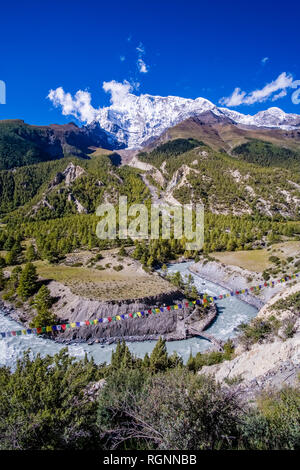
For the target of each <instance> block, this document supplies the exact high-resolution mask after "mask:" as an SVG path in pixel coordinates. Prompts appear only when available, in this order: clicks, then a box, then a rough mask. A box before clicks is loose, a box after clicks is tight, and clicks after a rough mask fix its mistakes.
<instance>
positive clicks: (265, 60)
mask: <svg viewBox="0 0 300 470" xmlns="http://www.w3.org/2000/svg"><path fill="white" fill-rule="evenodd" d="M269 60H270V59H269V57H264V58H263V59H261V63H262V64H263V65H265V64H266V63H267V62H268V61H269Z"/></svg>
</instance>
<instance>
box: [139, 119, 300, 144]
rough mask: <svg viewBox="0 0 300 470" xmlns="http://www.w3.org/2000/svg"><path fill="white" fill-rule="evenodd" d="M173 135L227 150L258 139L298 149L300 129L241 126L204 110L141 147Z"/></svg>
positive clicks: (159, 141) (172, 137) (174, 137)
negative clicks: (288, 129)
mask: <svg viewBox="0 0 300 470" xmlns="http://www.w3.org/2000/svg"><path fill="white" fill-rule="evenodd" d="M177 138H184V139H187V138H194V139H197V140H201V141H203V142H205V143H206V144H207V145H209V146H210V147H211V148H213V149H214V150H220V149H222V150H225V151H226V152H229V153H230V152H231V150H232V149H233V148H234V147H237V146H238V145H241V144H243V143H246V142H248V141H250V140H251V139H258V140H263V141H267V142H271V143H273V144H275V145H278V146H281V147H288V148H290V149H291V150H296V151H298V150H300V129H299V130H297V129H295V130H290V131H287V130H282V129H264V128H254V127H247V128H245V127H241V126H239V125H237V124H236V123H234V122H233V121H232V119H230V118H228V117H226V116H216V115H215V114H214V113H212V112H211V111H210V112H207V113H203V114H201V115H199V116H194V117H191V118H189V119H186V120H185V121H182V122H180V123H179V124H177V125H176V126H174V127H171V128H169V129H167V130H166V131H165V132H163V133H162V134H161V135H160V136H159V137H158V138H156V139H154V138H153V139H151V140H150V141H148V142H146V143H145V149H146V150H151V149H153V148H155V147H156V146H158V145H160V144H162V143H164V142H167V141H169V140H172V139H177Z"/></svg>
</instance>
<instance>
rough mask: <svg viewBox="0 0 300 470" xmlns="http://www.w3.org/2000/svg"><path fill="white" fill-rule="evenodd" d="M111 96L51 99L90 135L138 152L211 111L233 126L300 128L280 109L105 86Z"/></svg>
mask: <svg viewBox="0 0 300 470" xmlns="http://www.w3.org/2000/svg"><path fill="white" fill-rule="evenodd" d="M103 88H104V90H105V91H107V92H109V93H110V94H111V105H110V106H107V107H104V108H94V107H93V106H92V105H91V97H90V94H89V93H88V92H83V91H79V92H77V93H76V95H75V96H74V97H72V96H71V95H70V94H69V93H65V92H64V90H63V89H62V88H57V89H56V90H51V91H50V93H49V96H48V97H49V98H50V100H51V101H52V102H53V104H54V105H55V106H57V107H58V106H59V107H61V108H62V112H63V114H64V115H73V116H75V117H76V118H77V119H79V120H81V121H82V122H85V124H86V125H85V128H86V130H87V132H89V130H91V129H92V130H97V128H98V127H100V128H101V129H103V130H104V131H105V132H106V133H107V136H108V139H109V140H110V141H111V142H112V143H113V142H115V143H116V145H117V146H119V147H120V146H122V147H127V148H129V149H137V148H140V147H142V146H143V144H144V143H145V142H147V141H149V139H151V138H154V137H158V136H160V135H161V134H162V133H163V132H164V131H165V130H167V129H168V128H170V127H173V126H175V125H176V124H178V123H180V122H182V121H184V120H186V119H188V118H191V117H195V116H199V115H201V114H203V113H207V112H208V111H210V112H211V113H213V114H214V115H215V116H219V117H223V118H224V119H226V118H227V119H228V118H229V119H230V121H231V123H232V124H237V125H243V126H256V127H266V128H280V129H285V130H293V129H298V128H299V129H300V115H298V114H288V113H285V112H284V111H282V110H281V109H280V108H275V107H272V108H269V109H267V110H265V111H260V112H258V113H257V114H255V115H253V116H252V115H245V114H242V113H239V112H237V111H233V110H231V109H227V108H223V107H217V106H216V105H214V104H213V103H212V102H211V101H209V100H207V99H205V98H196V99H191V98H181V97H178V96H166V97H163V96H153V95H149V94H141V95H139V96H137V95H135V94H133V93H131V88H130V85H129V84H120V83H117V82H114V81H113V82H107V83H104V86H103Z"/></svg>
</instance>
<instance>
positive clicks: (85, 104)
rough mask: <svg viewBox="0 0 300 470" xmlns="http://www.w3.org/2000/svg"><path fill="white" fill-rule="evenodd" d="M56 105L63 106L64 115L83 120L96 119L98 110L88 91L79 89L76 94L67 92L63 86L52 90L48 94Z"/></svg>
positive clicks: (90, 120) (88, 121)
mask: <svg viewBox="0 0 300 470" xmlns="http://www.w3.org/2000/svg"><path fill="white" fill-rule="evenodd" d="M47 98H49V100H50V101H52V103H53V104H54V106H55V107H58V106H61V108H62V114H63V115H64V116H69V115H72V116H75V117H76V118H77V119H79V120H80V121H83V122H87V123H90V122H92V121H94V120H95V118H96V116H97V113H98V110H97V109H95V108H93V106H92V105H91V94H90V93H89V92H88V91H83V90H78V91H77V92H76V94H75V96H74V98H73V97H72V95H71V94H70V93H65V92H64V90H63V88H62V87H59V88H56V90H50V91H49V94H48V96H47Z"/></svg>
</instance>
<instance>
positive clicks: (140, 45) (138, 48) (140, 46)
mask: <svg viewBox="0 0 300 470" xmlns="http://www.w3.org/2000/svg"><path fill="white" fill-rule="evenodd" d="M136 50H137V51H138V52H139V53H140V54H145V48H144V45H143V43H141V42H140V43H139V45H138V46H137V48H136Z"/></svg>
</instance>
